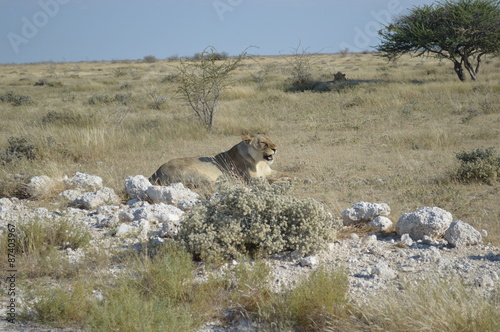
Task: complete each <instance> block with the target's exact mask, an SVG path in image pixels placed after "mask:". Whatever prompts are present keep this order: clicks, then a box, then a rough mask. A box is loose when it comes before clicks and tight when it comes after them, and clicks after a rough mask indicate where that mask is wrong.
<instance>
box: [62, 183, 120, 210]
mask: <svg viewBox="0 0 500 332" xmlns="http://www.w3.org/2000/svg"><path fill="white" fill-rule="evenodd" d="M114 204H120V197H118V195H116V194H115V191H114V190H113V189H111V188H107V187H105V188H102V189H100V190H98V191H94V192H87V193H84V194H82V195H80V196H78V197H77V198H76V199H75V200H74V201H73V203H72V204H71V205H72V206H74V207H78V208H81V209H86V210H94V209H97V208H98V207H99V206H102V205H114Z"/></svg>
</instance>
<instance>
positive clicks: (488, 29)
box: [376, 0, 500, 81]
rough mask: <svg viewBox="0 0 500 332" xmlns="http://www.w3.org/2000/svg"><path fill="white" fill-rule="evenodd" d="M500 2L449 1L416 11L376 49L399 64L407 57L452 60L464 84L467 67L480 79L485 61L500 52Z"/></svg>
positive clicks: (390, 29) (399, 21)
mask: <svg viewBox="0 0 500 332" xmlns="http://www.w3.org/2000/svg"><path fill="white" fill-rule="evenodd" d="M499 4H500V1H498V0H454V1H451V0H446V1H441V2H438V3H436V4H432V5H424V6H422V7H414V8H413V9H411V10H410V12H409V14H407V15H403V16H400V17H398V18H396V19H395V21H394V22H393V23H392V24H390V25H389V26H388V27H386V29H384V30H380V31H379V34H380V35H381V38H382V42H381V44H380V45H379V46H378V47H376V49H377V50H378V51H379V52H382V53H383V56H385V57H387V58H389V60H395V59H397V58H398V57H400V56H401V55H403V54H406V53H410V54H416V56H423V55H427V56H430V55H435V56H437V57H439V58H444V59H448V60H451V61H452V62H453V65H454V70H455V72H456V73H457V75H458V78H459V79H460V80H461V81H465V79H466V74H465V73H464V67H465V69H466V70H467V71H468V72H469V75H470V77H471V79H472V80H474V81H475V80H476V79H477V74H478V72H479V65H480V64H481V58H482V57H483V56H484V55H485V54H493V55H497V54H498V52H499V50H500V43H499V40H500V8H499Z"/></svg>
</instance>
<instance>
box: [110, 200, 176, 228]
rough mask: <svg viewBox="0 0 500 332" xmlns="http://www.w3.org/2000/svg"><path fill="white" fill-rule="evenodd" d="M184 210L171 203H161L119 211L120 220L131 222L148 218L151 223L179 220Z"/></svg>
mask: <svg viewBox="0 0 500 332" xmlns="http://www.w3.org/2000/svg"><path fill="white" fill-rule="evenodd" d="M183 214H184V211H182V210H181V209H178V208H176V207H175V206H172V205H167V204H163V203H158V204H152V205H149V204H148V205H145V206H142V207H137V208H131V209H128V210H126V211H123V212H121V213H120V215H119V216H120V221H122V222H131V221H136V220H141V219H146V220H149V221H150V222H152V223H155V224H157V223H162V222H169V221H179V219H180V217H181V216H182V215H183Z"/></svg>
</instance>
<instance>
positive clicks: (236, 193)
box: [179, 181, 336, 261]
mask: <svg viewBox="0 0 500 332" xmlns="http://www.w3.org/2000/svg"><path fill="white" fill-rule="evenodd" d="M289 189H290V184H289V183H275V184H272V185H269V184H267V183H266V182H262V181H256V182H254V183H252V184H251V185H250V186H249V187H245V186H243V185H236V186H232V187H230V186H228V185H226V184H222V185H221V186H220V188H219V191H218V192H217V193H216V194H215V195H213V196H212V198H211V199H209V200H207V201H204V202H203V203H202V204H199V205H198V206H197V207H195V208H194V209H193V210H191V211H190V212H189V213H188V215H187V216H186V218H185V219H184V221H183V223H182V226H181V229H180V232H179V238H180V239H181V240H182V241H183V242H184V243H185V245H186V247H187V249H188V250H189V251H190V252H191V253H192V254H193V255H194V256H195V257H199V258H201V259H204V260H209V261H221V260H223V259H229V258H234V257H238V256H240V255H242V254H250V255H255V254H259V253H260V254H272V253H276V252H282V251H286V250H300V251H301V252H302V253H304V254H308V253H312V252H314V251H317V250H319V249H321V248H322V247H324V245H326V243H328V242H329V241H331V240H333V239H334V237H335V235H336V229H335V227H334V223H333V218H332V215H331V214H330V213H329V212H328V211H326V209H325V208H324V207H323V206H322V205H321V204H320V203H319V202H317V201H315V200H313V199H297V198H294V197H292V196H289V195H287V192H288V191H289Z"/></svg>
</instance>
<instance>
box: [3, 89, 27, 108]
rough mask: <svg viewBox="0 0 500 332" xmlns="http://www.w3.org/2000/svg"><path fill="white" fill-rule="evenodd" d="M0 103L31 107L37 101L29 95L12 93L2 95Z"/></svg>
mask: <svg viewBox="0 0 500 332" xmlns="http://www.w3.org/2000/svg"><path fill="white" fill-rule="evenodd" d="M0 101H3V102H6V103H11V104H12V105H13V106H22V105H31V104H34V103H35V101H34V100H33V98H31V97H30V96H28V95H17V94H15V93H14V92H12V91H9V92H7V93H6V94H3V95H0Z"/></svg>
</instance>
